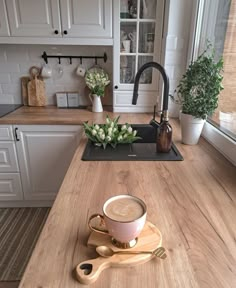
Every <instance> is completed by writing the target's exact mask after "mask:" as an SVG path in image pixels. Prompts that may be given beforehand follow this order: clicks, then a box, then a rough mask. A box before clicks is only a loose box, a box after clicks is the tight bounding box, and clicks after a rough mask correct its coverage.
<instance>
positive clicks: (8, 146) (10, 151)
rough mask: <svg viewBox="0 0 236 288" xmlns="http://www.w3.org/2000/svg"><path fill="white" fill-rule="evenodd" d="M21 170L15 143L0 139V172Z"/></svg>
mask: <svg viewBox="0 0 236 288" xmlns="http://www.w3.org/2000/svg"><path fill="white" fill-rule="evenodd" d="M16 171H19V168H18V161H17V156H16V147H15V143H14V142H13V141H12V142H7V141H6V142H4V141H0V173H1V172H16Z"/></svg>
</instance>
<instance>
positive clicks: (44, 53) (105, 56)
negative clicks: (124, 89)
mask: <svg viewBox="0 0 236 288" xmlns="http://www.w3.org/2000/svg"><path fill="white" fill-rule="evenodd" d="M42 58H43V60H44V61H45V63H46V64H48V58H57V59H58V61H59V64H61V59H62V58H66V59H70V64H72V59H80V63H81V64H82V61H83V59H94V60H95V63H96V64H97V59H103V61H104V62H105V63H106V62H107V53H106V52H105V53H104V55H103V56H67V55H47V53H46V52H45V51H44V52H43V55H42Z"/></svg>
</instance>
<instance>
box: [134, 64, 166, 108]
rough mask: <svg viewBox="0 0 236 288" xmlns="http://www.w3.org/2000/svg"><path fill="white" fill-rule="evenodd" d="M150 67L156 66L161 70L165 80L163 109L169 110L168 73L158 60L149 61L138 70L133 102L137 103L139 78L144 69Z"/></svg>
mask: <svg viewBox="0 0 236 288" xmlns="http://www.w3.org/2000/svg"><path fill="white" fill-rule="evenodd" d="M149 67H153V68H156V69H157V70H158V71H160V73H161V75H162V78H163V82H164V94H163V105H162V110H168V99H169V78H168V76H167V74H166V71H165V69H164V68H163V67H162V66H161V65H160V64H159V63H157V62H148V63H146V64H144V65H143V66H142V67H141V68H140V69H139V70H138V72H137V74H136V76H135V79H134V92H133V100H132V104H133V105H136V104H137V99H138V87H139V79H140V76H141V74H142V73H143V71H144V70H145V69H147V68H149Z"/></svg>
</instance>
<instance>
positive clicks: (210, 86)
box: [170, 44, 223, 145]
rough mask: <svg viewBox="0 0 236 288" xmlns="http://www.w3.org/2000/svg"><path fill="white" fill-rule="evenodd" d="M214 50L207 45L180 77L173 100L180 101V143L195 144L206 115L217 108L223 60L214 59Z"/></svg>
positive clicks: (221, 87)
mask: <svg viewBox="0 0 236 288" xmlns="http://www.w3.org/2000/svg"><path fill="white" fill-rule="evenodd" d="M214 56H215V53H214V49H213V48H212V46H211V45H210V44H209V45H208V47H207V49H206V50H205V51H204V52H203V53H202V54H201V55H200V56H199V57H198V58H197V59H196V60H195V61H194V62H192V63H191V64H190V65H189V67H188V69H187V71H186V73H185V74H184V75H183V76H182V78H181V80H180V82H179V85H178V86H177V88H176V90H175V92H174V95H170V97H171V98H172V100H173V101H175V102H176V103H178V104H180V111H181V114H180V123H181V134H182V142H183V143H184V144H190V145H194V144H197V143H198V140H199V138H200V135H201V132H202V129H203V125H204V123H205V120H206V118H207V116H208V115H212V113H213V112H214V111H215V109H216V108H217V107H218V96H219V93H220V91H221V90H222V89H223V86H222V80H223V76H222V71H223V59H222V58H220V59H219V60H218V61H215V58H214Z"/></svg>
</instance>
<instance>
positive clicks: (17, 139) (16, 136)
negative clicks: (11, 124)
mask: <svg viewBox="0 0 236 288" xmlns="http://www.w3.org/2000/svg"><path fill="white" fill-rule="evenodd" d="M17 130H18V128H15V138H16V141H20V139H19V138H18V135H17Z"/></svg>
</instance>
